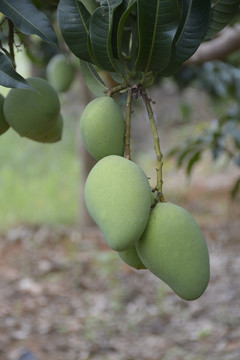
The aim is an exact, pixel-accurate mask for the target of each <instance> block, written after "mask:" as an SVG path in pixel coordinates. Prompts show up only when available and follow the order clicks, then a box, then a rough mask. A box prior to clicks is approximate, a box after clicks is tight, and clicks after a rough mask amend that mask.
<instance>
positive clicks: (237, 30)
mask: <svg viewBox="0 0 240 360" xmlns="http://www.w3.org/2000/svg"><path fill="white" fill-rule="evenodd" d="M239 49H240V24H236V25H235V26H233V27H230V26H228V27H226V28H225V29H224V30H223V31H221V32H220V33H219V35H218V37H216V38H214V39H213V40H210V41H208V42H204V43H202V44H201V45H200V46H199V48H198V50H197V51H196V52H195V54H194V55H193V56H192V57H191V58H190V59H189V60H187V61H186V62H185V64H186V65H192V64H193V65H195V64H201V63H204V62H206V61H211V60H221V59H224V58H226V57H227V56H228V55H230V54H232V53H233V52H235V51H237V50H239Z"/></svg>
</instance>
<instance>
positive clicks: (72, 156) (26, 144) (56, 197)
mask: <svg viewBox="0 0 240 360" xmlns="http://www.w3.org/2000/svg"><path fill="white" fill-rule="evenodd" d="M79 181H80V167H79V160H78V157H77V151H76V122H75V121H74V119H67V121H65V128H64V134H63V139H62V141H60V142H58V143H54V144H41V143H37V142H34V141H31V140H29V139H26V138H21V137H20V136H19V135H18V134H17V133H16V132H14V131H13V130H11V129H10V130H8V131H7V132H6V133H5V134H3V135H2V136H1V137H0V230H6V229H7V228H9V227H11V226H14V225H16V224H20V223H30V224H43V223H44V224H60V223H61V224H72V223H75V222H76V221H77V218H78V215H79V214H78V212H79V187H80V186H79Z"/></svg>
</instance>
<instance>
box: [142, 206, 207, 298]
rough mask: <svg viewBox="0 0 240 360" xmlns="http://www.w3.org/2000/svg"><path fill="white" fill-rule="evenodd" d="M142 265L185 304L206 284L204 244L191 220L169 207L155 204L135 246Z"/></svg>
mask: <svg viewBox="0 0 240 360" xmlns="http://www.w3.org/2000/svg"><path fill="white" fill-rule="evenodd" d="M136 248H137V252H138V255H139V257H140V259H141V261H142V262H143V264H144V265H145V266H146V267H147V268H148V269H149V270H150V271H151V272H152V273H153V274H155V275H156V276H157V277H159V278H160V279H161V280H163V281H164V282H165V283H166V284H168V285H169V286H170V287H171V288H172V289H173V290H174V291H175V293H176V294H178V295H179V296H180V297H181V298H183V299H185V300H195V299H197V298H198V297H200V296H201V295H202V294H203V292H204V291H205V289H206V287H207V285H208V282H209V273H210V270H209V255H208V248H207V245H206V241H205V239H204V236H203V234H202V231H201V229H200V228H199V226H198V224H197V223H196V221H195V220H194V218H193V217H192V216H191V215H190V214H189V213H188V212H187V211H186V210H184V209H183V208H181V207H179V206H177V205H174V204H172V203H158V204H157V205H156V207H155V208H154V209H153V210H152V211H151V214H150V217H149V222H148V224H147V227H146V229H145V231H144V233H143V235H142V237H141V238H140V240H139V242H138V243H137V245H136Z"/></svg>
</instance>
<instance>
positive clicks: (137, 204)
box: [84, 155, 151, 251]
mask: <svg viewBox="0 0 240 360" xmlns="http://www.w3.org/2000/svg"><path fill="white" fill-rule="evenodd" d="M84 194H85V201H86V205H87V208H88V211H89V213H90V215H91V216H92V218H93V219H94V221H95V222H96V223H97V225H98V226H99V228H100V229H101V230H102V232H103V234H104V236H105V239H106V241H107V242H108V245H109V246H110V247H111V248H112V249H113V250H116V251H123V250H126V249H128V248H130V247H132V246H134V244H135V243H136V241H137V240H139V238H140V236H141V235H142V233H143V231H144V229H145V227H146V225H147V221H148V217H149V213H150V206H151V194H150V191H149V182H148V179H147V176H146V175H145V173H144V172H143V170H142V169H141V168H140V167H139V166H138V165H137V164H135V163H134V162H132V161H131V160H128V159H125V158H123V157H121V156H117V155H110V156H107V157H105V158H103V159H101V160H100V161H99V162H98V163H97V164H96V165H95V166H94V167H93V169H92V170H91V171H90V173H89V175H88V178H87V181H86V184H85V189H84Z"/></svg>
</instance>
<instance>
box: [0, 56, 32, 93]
mask: <svg viewBox="0 0 240 360" xmlns="http://www.w3.org/2000/svg"><path fill="white" fill-rule="evenodd" d="M0 85H2V86H5V87H8V88H25V89H28V88H31V86H30V85H28V83H27V82H26V80H25V79H24V78H23V77H22V76H21V75H19V74H18V73H17V72H16V71H15V70H14V68H13V66H12V63H11V61H10V60H9V58H8V57H7V56H6V55H4V54H2V53H0Z"/></svg>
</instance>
